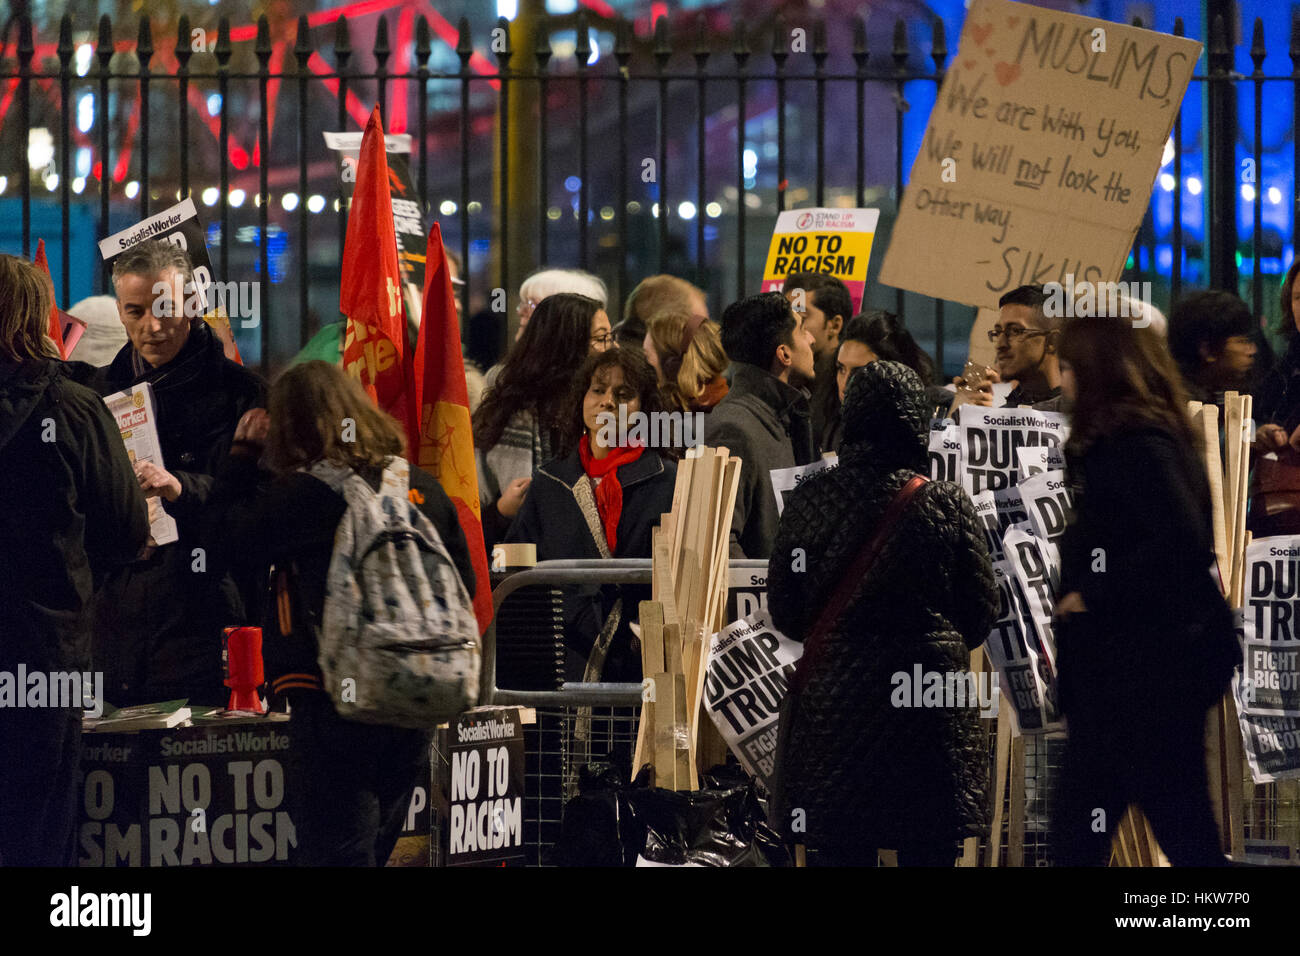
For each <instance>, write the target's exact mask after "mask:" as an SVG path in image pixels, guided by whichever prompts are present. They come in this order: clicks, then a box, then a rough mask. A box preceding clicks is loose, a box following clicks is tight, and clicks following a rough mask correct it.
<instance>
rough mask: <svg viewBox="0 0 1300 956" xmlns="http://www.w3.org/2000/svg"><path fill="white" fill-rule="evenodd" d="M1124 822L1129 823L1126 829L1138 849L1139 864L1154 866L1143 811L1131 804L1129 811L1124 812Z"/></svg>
mask: <svg viewBox="0 0 1300 956" xmlns="http://www.w3.org/2000/svg"><path fill="white" fill-rule="evenodd" d="M1123 823H1124V824H1127V825H1126V826H1125V829H1126V830H1127V831H1128V834H1129V836H1130V838H1131V839H1132V840H1133V847H1134V849H1135V850H1136V851H1137V865H1138V866H1153V865H1154V861H1153V859H1152V856H1151V844H1149V843H1148V842H1147V828H1146V819H1145V818H1144V817H1143V816H1142V811H1141V810H1139V809H1138V808H1137V807H1136V806H1133V805H1130V806H1129V808H1128V812H1127V813H1125V814H1124V818H1123Z"/></svg>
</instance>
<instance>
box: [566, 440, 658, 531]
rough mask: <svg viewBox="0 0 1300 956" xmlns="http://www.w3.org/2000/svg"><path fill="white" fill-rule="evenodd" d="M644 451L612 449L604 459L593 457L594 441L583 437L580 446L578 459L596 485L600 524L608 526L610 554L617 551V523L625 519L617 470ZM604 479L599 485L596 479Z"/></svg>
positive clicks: (636, 447) (640, 448) (634, 448)
mask: <svg viewBox="0 0 1300 956" xmlns="http://www.w3.org/2000/svg"><path fill="white" fill-rule="evenodd" d="M644 451H645V449H644V448H642V447H640V446H632V447H626V448H611V449H610V450H609V454H608V455H606V456H605V457H604V458H593V457H592V455H591V437H590V436H589V435H583V436H582V441H581V442H579V443H578V457H579V458H580V459H582V470H583V471H585V472H586V473H587V475H588V477H590V478H591V483H592V484H593V485H596V510H597V511H598V512H600V523H601V524H603V525H604V526H605V543H606V544H608V545H609V553H610V554H613V553H614V549H615V548H617V547H618V519H619V518H621V517H622V516H623V486H622V485H621V484H619V481H618V471H617V469H618V467H619V466H620V465H626V464H628V463H630V462H634V461H636V460H637V459H638V458H640V457H641V453H642V452H644ZM597 478H600V479H602V480H601V482H600V484H596V479H597Z"/></svg>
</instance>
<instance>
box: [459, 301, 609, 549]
mask: <svg viewBox="0 0 1300 956" xmlns="http://www.w3.org/2000/svg"><path fill="white" fill-rule="evenodd" d="M613 342H614V338H613V335H612V334H611V332H610V325H609V316H608V315H606V314H605V310H604V308H603V307H602V306H601V304H600V303H599V302H598V301H596V300H595V299H590V298H588V297H587V296H585V295H574V294H572V293H567V292H561V293H559V294H557V295H551V296H547V297H546V298H545V299H543V300H542V301H541V302H539V303H538V304H537V307H536V309H534V310H533V313H532V316H531V318H530V320H529V322H528V325H527V326H526V327H525V329H524V334H523V336H522V337H521V338H520V339H519V341H517V342H516V343H515V345H514V347H513V348H512V349H511V350H510V353H509V354H508V355H507V356H506V360H505V363H504V365H503V366H502V368H501V373H500V374H499V375H498V376H496V379H495V380H494V382H493V384H492V385H491V387H489V388H488V390H487V391H486V392H485V393H484V395H483V402H482V404H481V405H479V408H478V411H477V412H475V413H474V445H475V448H476V449H477V456H476V457H477V461H478V473H479V474H478V479H479V483H478V487H479V498H480V502H481V504H482V510H483V537H484V539H485V541H486V543H487V546H488V547H489V548H491V547H492V545H494V544H495V543H497V542H498V541H500V540H501V536H502V535H503V534H504V533H505V531H506V529H507V528H509V526H510V522H511V521H512V520H513V519H514V517H515V515H517V514H518V513H519V507H520V505H522V504H523V501H524V496H525V495H526V494H527V493H528V486H529V484H530V483H531V481H532V478H533V471H534V470H536V468H537V466H538V465H540V464H541V463H542V462H544V461H547V460H549V459H550V458H552V457H554V456H555V454H556V451H557V450H558V448H559V444H560V436H561V435H562V434H564V433H565V432H566V431H567V430H568V426H569V416H570V412H571V409H570V406H569V403H568V395H569V391H570V389H571V388H572V387H573V380H574V376H575V375H576V373H577V371H578V367H579V366H581V365H582V362H583V360H584V359H586V357H587V356H588V355H589V354H591V353H592V352H603V351H605V350H606V349H608V348H610V346H611V345H612V344H613Z"/></svg>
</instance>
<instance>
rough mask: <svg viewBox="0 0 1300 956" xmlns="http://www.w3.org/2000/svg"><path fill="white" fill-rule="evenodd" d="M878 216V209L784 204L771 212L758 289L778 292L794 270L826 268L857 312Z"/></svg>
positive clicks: (821, 270) (819, 269) (860, 305)
mask: <svg viewBox="0 0 1300 956" xmlns="http://www.w3.org/2000/svg"><path fill="white" fill-rule="evenodd" d="M879 221H880V210H879V209H787V210H786V211H785V212H783V213H781V214H780V215H778V216H777V217H776V228H775V229H774V230H773V231H772V244H771V245H770V246H768V249H767V264H766V265H764V266H763V289H762V291H764V292H780V291H781V286H782V285H783V284H784V283H785V279H786V276H788V275H791V274H792V273H795V272H826V273H829V274H830V275H833V276H835V278H837V279H839V280H840V281H841V282H843V283H844V285H845V286H847V287H848V290H849V295H850V296H851V297H852V298H853V310H854V312H857V311H858V310H859V309H861V308H862V294H863V290H864V289H865V288H866V285H867V264H868V262H869V261H870V259H871V243H872V242H873V241H874V240H875V238H876V223H878V222H879ZM845 318H847V316H846V317H845Z"/></svg>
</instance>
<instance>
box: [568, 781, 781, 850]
mask: <svg viewBox="0 0 1300 956" xmlns="http://www.w3.org/2000/svg"><path fill="white" fill-rule="evenodd" d="M588 770H589V771H591V772H590V773H588V772H587V771H588ZM648 780H649V773H648V772H647V771H646V770H643V771H642V772H641V773H640V774H638V776H637V779H636V781H635V782H634V783H633V784H632V785H631V786H624V785H622V781H621V779H620V775H619V774H618V772H617V771H616V770H614V769H613V768H611V767H608V766H607V765H605V766H592V767H590V768H584V773H583V777H582V779H581V780H580V782H579V794H578V796H577V797H575V798H574V799H572V800H570V801H569V803H568V805H567V806H566V807H565V809H564V825H563V830H562V834H561V838H560V844H559V845H557V846H556V851H555V858H554V859H555V862H556V863H557V864H558V865H560V866H618V865H622V866H636V864H637V861H638V859H642V860H643V861H644V862H648V863H652V864H655V863H657V864H662V865H669V866H673V865H683V864H688V863H689V864H695V865H699V866H790V865H791V860H790V854H789V851H788V850H787V848H786V847H785V845H784V844H783V843H782V842H781V839H780V837H779V836H778V835H777V833H776V831H775V830H773V829H772V828H771V827H770V826H769V825H768V823H767V821H766V819H765V815H764V812H763V808H762V806H761V804H760V803H759V799H758V791H757V784H755V782H754V781H753V780H751V779H750V778H749V777H748V776H747V775H746V774H745V773H744V771H742V770H740V769H739V768H738V767H728V766H719V767H715V768H713V769H712V770H710V771H709V772H708V773H706V774H703V775H702V776H701V779H700V786H701V788H702V789H700V790H697V791H694V792H687V791H673V790H664V789H661V788H658V787H649V786H647V783H648Z"/></svg>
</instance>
